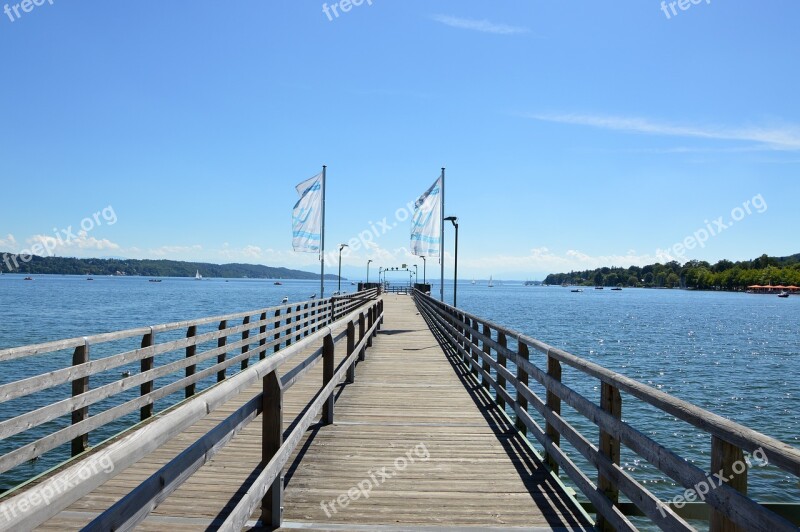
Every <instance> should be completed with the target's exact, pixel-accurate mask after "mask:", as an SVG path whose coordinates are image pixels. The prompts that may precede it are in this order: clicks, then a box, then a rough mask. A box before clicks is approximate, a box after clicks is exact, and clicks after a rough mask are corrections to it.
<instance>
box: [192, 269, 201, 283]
mask: <svg viewBox="0 0 800 532" xmlns="http://www.w3.org/2000/svg"><path fill="white" fill-rule="evenodd" d="M194 280H195V281H202V280H203V276H202V275H200V270H197V273H196V274H194Z"/></svg>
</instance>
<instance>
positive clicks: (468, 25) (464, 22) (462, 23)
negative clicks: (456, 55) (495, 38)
mask: <svg viewBox="0 0 800 532" xmlns="http://www.w3.org/2000/svg"><path fill="white" fill-rule="evenodd" d="M431 18H433V20H435V21H436V22H440V23H442V24H444V25H445V26H450V27H451V28H458V29H462V30H472V31H480V32H482V33H494V34H495V35H513V34H515V33H527V32H528V31H530V30H528V28H523V27H520V26H509V25H507V24H497V23H495V22H491V21H489V20H486V19H483V20H477V19H470V18H460V17H453V16H450V15H433V17H431Z"/></svg>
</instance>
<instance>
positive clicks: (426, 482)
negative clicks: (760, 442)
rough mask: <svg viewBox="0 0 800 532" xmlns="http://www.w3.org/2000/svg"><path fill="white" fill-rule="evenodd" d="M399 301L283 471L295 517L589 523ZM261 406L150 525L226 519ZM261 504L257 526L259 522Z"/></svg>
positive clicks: (171, 449) (243, 477)
mask: <svg viewBox="0 0 800 532" xmlns="http://www.w3.org/2000/svg"><path fill="white" fill-rule="evenodd" d="M386 300H387V302H386V305H385V312H386V315H385V323H384V325H383V328H382V331H381V333H380V334H379V335H378V336H377V338H375V339H374V341H373V347H372V348H371V349H369V350H368V351H367V353H366V360H365V361H363V362H360V363H359V364H358V366H357V369H356V375H355V382H354V383H353V384H348V385H347V386H346V387H345V386H342V387H340V388H339V392H338V397H337V402H336V413H335V419H334V423H333V424H332V425H327V426H323V425H321V424H319V425H313V426H312V427H311V428H310V429H309V431H308V432H307V434H306V437H305V438H304V441H303V442H302V443H301V444H300V445H299V446H298V450H297V451H296V452H295V455H294V456H293V458H292V459H291V460H290V462H289V464H290V465H289V466H288V467H287V468H286V469H285V470H284V475H285V486H286V488H285V492H284V506H285V510H284V514H283V523H284V526H286V527H287V528H296V527H302V528H305V529H311V528H316V529H325V528H326V527H328V526H331V527H333V528H336V529H339V530H343V529H347V527H348V526H353V527H354V528H355V529H358V528H361V529H364V530H366V529H369V527H371V526H377V525H382V526H387V527H397V526H399V525H404V526H434V527H437V526H445V525H446V526H458V527H465V526H475V527H485V526H495V527H512V528H513V527H528V528H530V527H556V528H559V527H569V528H573V527H574V528H579V529H580V528H588V523H587V521H586V519H585V517H584V516H583V514H581V513H580V512H579V511H578V510H577V509H576V505H575V504H574V502H573V501H572V499H570V498H569V497H568V496H567V495H566V494H565V493H564V491H563V489H562V487H561V486H560V485H559V484H558V483H557V482H555V481H554V480H553V479H552V477H550V476H549V475H548V474H547V473H546V472H545V471H544V469H543V467H542V465H541V463H540V462H539V460H538V459H537V458H536V456H534V455H533V454H532V453H531V451H530V450H529V447H528V446H527V445H526V443H525V442H524V440H523V439H522V438H521V437H520V436H519V435H518V433H517V432H516V431H514V430H513V426H512V425H511V424H510V423H509V422H508V419H507V418H506V417H505V416H503V415H501V414H500V412H499V411H498V410H497V408H496V406H495V404H494V401H493V397H491V396H490V395H489V394H488V393H487V391H486V390H485V389H483V388H482V387H480V386H479V384H478V381H477V380H476V379H475V377H474V376H473V375H472V374H470V372H469V368H467V367H466V366H465V365H463V363H462V362H461V361H460V360H458V359H456V358H453V357H451V356H449V355H446V354H445V353H444V352H443V350H442V348H441V347H440V346H439V345H438V344H437V342H436V340H435V338H434V336H433V335H432V333H431V332H430V330H429V329H428V327H427V325H426V324H425V322H424V321H423V319H422V317H421V316H420V315H418V313H417V310H416V309H415V308H414V304H413V301H412V299H411V298H408V297H403V296H393V295H389V296H386ZM345 346H346V340H343V341H340V342H337V344H336V349H335V359H336V364H337V365H338V364H339V362H340V361H341V360H342V358H343V357H344V355H345V353H346V350H345ZM315 349H317V347H312V346H309V348H308V349H307V350H305V351H302V352H300V353H298V354H297V355H296V356H295V357H294V358H293V359H292V360H291V361H290V363H287V364H285V365H284V366H283V368H282V371H281V373H282V374H283V373H284V372H288V371H289V370H290V369H291V368H292V367H293V366H295V365H296V364H298V363H300V362H302V361H303V360H304V359H306V358H307V357H308V356H309V355H310V354H311V353H313V351H314V350H315ZM323 369H324V364H316V365H314V366H313V367H311V368H310V369H309V370H308V372H307V374H306V375H305V376H304V377H303V378H302V379H300V380H299V381H297V383H296V384H295V386H293V387H292V388H290V389H289V390H287V392H286V394H285V396H284V401H283V419H284V431H285V434H288V432H289V431H290V430H291V427H292V425H293V423H294V422H295V420H296V419H297V418H298V416H299V415H300V414H301V411H302V409H303V408H304V407H305V406H306V405H307V404H308V402H309V401H310V399H311V398H312V396H313V394H314V393H315V392H316V391H317V390H318V389H319V386H320V384H321V383H322V380H323ZM260 391H261V383H258V384H257V385H254V386H253V387H252V389H249V390H248V391H247V392H246V393H243V394H241V395H240V396H239V397H237V398H236V399H235V400H233V401H230V402H228V403H227V404H225V405H224V406H223V407H221V408H219V409H218V410H217V411H214V412H213V413H212V414H210V415H209V416H207V417H206V418H205V419H203V420H202V421H200V422H198V423H196V424H195V425H193V426H192V427H190V428H189V429H188V430H186V431H185V432H183V433H182V434H180V435H179V436H177V437H176V438H174V439H173V440H171V441H170V442H168V443H167V444H166V445H164V446H162V447H161V448H159V449H158V450H157V451H155V452H153V453H151V454H150V455H148V456H146V457H145V458H143V459H141V460H140V461H139V462H138V463H137V464H135V465H134V466H132V467H130V468H128V469H127V470H125V471H123V472H121V473H120V474H118V475H117V476H116V477H115V478H113V479H111V480H109V481H108V482H106V483H105V484H104V485H103V486H101V487H100V488H98V489H97V490H95V491H94V492H93V493H91V494H90V495H88V496H86V497H84V498H83V499H81V500H80V501H78V502H76V503H75V504H73V505H71V506H70V507H69V508H67V509H66V510H65V511H64V512H62V513H61V514H59V515H58V516H56V517H55V518H53V519H51V520H50V521H48V522H47V523H45V524H44V525H43V526H42V527H41V529H43V530H75V529H79V528H81V527H83V526H85V525H86V524H87V523H89V522H90V521H91V520H92V519H93V518H94V517H96V516H97V515H98V514H99V513H100V512H102V511H104V510H106V509H107V508H108V507H110V506H111V505H112V504H113V503H114V502H116V501H118V500H119V499H120V498H122V497H123V496H124V495H125V494H127V493H128V492H129V491H130V490H132V489H133V488H135V487H136V486H137V485H138V484H139V483H140V482H142V481H143V480H145V479H146V478H147V477H148V476H150V475H151V474H152V473H154V472H155V471H156V470H158V469H159V468H160V467H161V466H163V465H164V464H165V463H166V462H167V461H169V460H170V459H172V458H174V457H175V456H176V455H177V454H179V453H180V452H181V451H183V450H184V449H186V448H187V447H188V446H189V445H191V444H192V443H193V442H195V441H196V440H197V439H198V438H199V437H200V436H202V435H203V434H205V433H206V432H207V431H208V430H210V429H211V428H212V427H213V426H215V425H216V424H217V423H219V422H220V421H222V420H223V419H224V418H225V417H227V416H228V415H230V414H231V413H232V412H234V411H235V410H236V409H237V408H239V407H240V406H241V405H243V404H244V403H245V402H246V401H248V400H250V399H252V398H253V397H254V396H256V395H257V394H258V393H259V392H260ZM159 416H160V415H156V416H154V418H153V419H158V418H159ZM260 417H261V416H259V419H256V420H255V421H254V422H253V423H251V424H250V425H248V426H247V427H246V428H245V429H244V430H243V431H242V432H241V433H239V434H238V435H236V436H235V437H234V438H233V439H232V440H231V442H230V443H229V444H228V445H227V446H226V447H225V448H224V449H223V450H222V451H221V452H220V453H219V454H217V455H216V456H215V457H214V458H213V459H211V460H210V461H209V462H208V463H207V464H205V465H204V466H203V467H201V468H200V469H199V471H198V472H197V473H196V474H195V475H193V476H192V477H191V478H190V479H189V480H188V481H187V482H186V483H185V484H183V485H182V486H181V487H180V488H179V489H177V490H176V491H175V492H174V493H173V494H172V495H171V496H169V497H168V498H167V499H166V500H165V501H164V502H163V503H162V504H160V505H159V507H158V508H157V509H156V510H155V511H154V512H153V513H152V514H151V515H150V516H149V517H148V518H147V520H145V521H144V523H143V524H142V525H140V526H139V527H137V529H140V530H164V529H171V530H176V531H177V530H198V529H206V528H214V527H215V526H217V525H219V524H220V523H221V522H222V520H224V519H225V517H226V516H227V513H228V512H229V511H230V510H231V509H232V508H233V507H234V506H235V505H236V503H237V502H238V500H239V498H240V496H241V494H242V493H244V492H245V491H246V489H247V486H248V485H249V482H250V481H252V479H253V478H255V476H257V474H258V466H259V464H260V461H261V457H262V441H261V436H262V423H261V419H260ZM409 451H411V453H412V454H411V456H413V457H414V463H413V464H412V463H410V464H409V465H408V466H407V467H406V468H405V469H403V470H402V471H399V472H398V473H397V475H396V476H394V477H392V478H388V479H386V480H385V481H381V482H380V485H376V486H374V487H372V488H371V489H370V491H369V498H364V497H360V498H358V500H355V501H351V502H349V503H348V504H347V507H346V508H344V507H342V505H341V503H339V502H337V503H336V505H335V511H334V510H333V509H332V508H331V501H333V500H335V499H336V498H337V497H339V496H341V495H344V496H345V497H346V496H347V493H348V490H350V489H351V488H357V487H358V486H359V483H362V486H365V484H363V483H364V482H365V481H366V480H368V479H373V480H374V479H378V480H380V479H382V477H381V475H380V474H379V473H378V472H379V471H380V470H381V468H383V467H387V470H388V469H392V470H394V469H395V467H396V464H395V460H397V459H399V458H403V457H405V458H408V456H409V455H408V454H407V453H408V452H409ZM420 455H421V456H420ZM426 456H427V458H425V457H426ZM399 464H402V462H399ZM387 472H388V471H387ZM351 493H352V491H351ZM348 500H349V499H348ZM323 502H326V503H327V505H328V514H330V516H328V515H327V514H326V510H325V507H324V506H323V505H322V504H321V503H323ZM259 513H260V512H258V511H257V512H256V513H255V514H254V515H253V516H252V518H251V521H250V522H249V523H248V524H249V525H251V526H252V525H255V523H256V520H257V519H258V518H259V517H260V515H259Z"/></svg>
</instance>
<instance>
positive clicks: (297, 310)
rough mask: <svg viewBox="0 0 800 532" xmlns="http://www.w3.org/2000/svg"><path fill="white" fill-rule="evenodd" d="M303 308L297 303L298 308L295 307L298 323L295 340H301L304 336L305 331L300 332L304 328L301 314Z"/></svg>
mask: <svg viewBox="0 0 800 532" xmlns="http://www.w3.org/2000/svg"><path fill="white" fill-rule="evenodd" d="M302 308H303V307H302V306H300V305H297V308H296V309H295V316H294V322H295V323H296V324H297V325H295V327H294V330H295V332H296V333H297V335H296V336H295V337H294V340H295V342H299V341H300V338H302V337H303V333H301V332H300V330H301V329H302V328H303V316H302V315H301V314H300V311H301V310H302Z"/></svg>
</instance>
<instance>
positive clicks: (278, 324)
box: [272, 309, 281, 353]
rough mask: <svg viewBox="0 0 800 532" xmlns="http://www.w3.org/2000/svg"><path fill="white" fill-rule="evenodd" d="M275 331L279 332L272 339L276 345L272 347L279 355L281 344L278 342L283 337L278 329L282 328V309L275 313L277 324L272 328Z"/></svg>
mask: <svg viewBox="0 0 800 532" xmlns="http://www.w3.org/2000/svg"><path fill="white" fill-rule="evenodd" d="M272 328H273V330H274V331H277V332H276V333H275V334H274V335H273V337H272V339H273V340H274V341H275V345H274V346H273V347H272V352H273V353H277V352H278V351H280V350H281V343H280V342H279V341H278V340H279V339H280V337H281V332H280V331H278V329H280V328H281V309H278V310H276V311H275V323H274V324H273V326H272Z"/></svg>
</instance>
